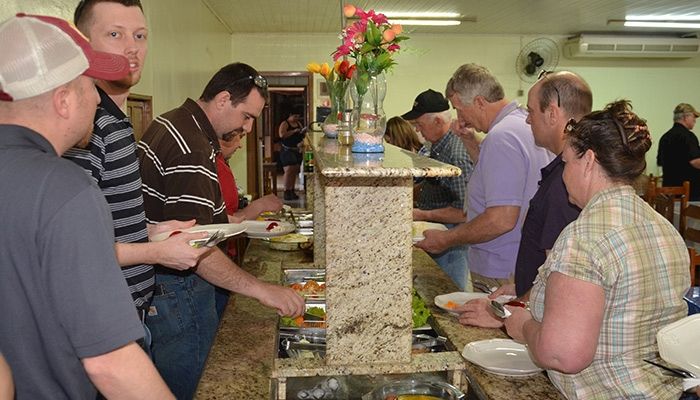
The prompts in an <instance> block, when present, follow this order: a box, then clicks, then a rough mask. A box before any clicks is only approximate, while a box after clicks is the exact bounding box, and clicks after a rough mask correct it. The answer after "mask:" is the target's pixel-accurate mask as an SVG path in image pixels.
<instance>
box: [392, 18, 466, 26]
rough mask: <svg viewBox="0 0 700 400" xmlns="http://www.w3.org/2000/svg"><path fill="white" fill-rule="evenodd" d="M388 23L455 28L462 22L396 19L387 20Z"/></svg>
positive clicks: (453, 20) (454, 20)
mask: <svg viewBox="0 0 700 400" xmlns="http://www.w3.org/2000/svg"><path fill="white" fill-rule="evenodd" d="M389 22H391V23H392V24H399V25H422V26H455V25H460V24H461V23H462V21H460V20H456V19H396V18H389Z"/></svg>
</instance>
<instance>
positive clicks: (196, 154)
mask: <svg viewBox="0 0 700 400" xmlns="http://www.w3.org/2000/svg"><path fill="white" fill-rule="evenodd" d="M266 100H267V82H266V81H265V79H264V78H263V77H261V76H260V75H259V74H258V72H257V71H256V70H255V69H253V68H252V67H251V66H249V65H246V64H242V63H233V64H229V65H226V66H225V67H223V68H221V69H220V70H219V71H218V72H217V73H216V74H214V76H213V77H212V78H211V80H210V81H209V83H208V84H207V85H206V87H205V88H204V91H203V92H202V95H201V96H200V98H199V99H197V100H192V99H187V100H186V101H185V102H184V103H183V104H182V105H181V106H180V107H178V108H176V109H174V110H171V111H168V112H166V113H165V114H163V115H161V116H159V117H156V118H155V119H154V120H153V122H152V123H151V125H150V126H149V127H148V129H147V130H146V133H145V134H144V136H143V138H142V139H141V142H140V143H139V145H138V153H139V161H140V162H141V177H142V179H143V190H144V205H145V208H146V217H147V218H148V220H149V222H159V221H165V220H168V219H177V220H189V219H196V220H197V223H198V224H202V225H206V224H219V223H227V222H228V221H229V219H228V216H227V214H226V207H225V205H224V201H223V198H222V194H221V190H220V188H219V183H218V181H217V171H216V157H217V154H218V153H219V152H220V151H221V149H220V146H219V139H221V138H223V139H226V138H228V137H229V136H230V135H240V134H242V133H245V132H250V131H251V129H252V127H253V122H254V121H255V119H256V118H257V117H258V116H260V113H261V112H262V109H263V107H264V106H265V102H266ZM214 285H216V286H219V287H221V288H224V289H226V290H230V291H233V292H236V293H239V294H242V295H245V296H249V297H253V298H255V299H257V300H258V301H260V302H261V303H262V304H263V305H266V306H268V307H271V308H274V309H277V312H278V314H280V315H285V316H297V315H301V314H302V313H303V312H304V299H303V298H301V297H300V296H299V295H297V294H296V293H295V292H294V291H293V290H292V289H290V288H285V287H282V286H278V285H273V284H269V283H266V282H262V281H260V280H258V279H257V278H255V277H254V276H253V275H251V274H249V273H247V272H245V271H244V270H243V269H241V268H240V267H239V266H238V265H236V264H235V263H234V262H233V261H231V259H229V258H228V257H227V256H226V254H224V253H223V252H222V251H221V250H219V249H218V248H215V249H213V251H211V252H210V253H208V254H207V255H206V256H205V257H204V258H202V260H200V262H199V265H198V266H197V268H195V269H193V270H190V271H175V270H172V269H168V268H162V267H160V266H157V267H156V292H155V296H154V298H153V305H152V307H151V310H150V311H149V314H148V316H147V317H146V322H147V325H148V327H149V328H150V329H151V330H152V332H153V345H152V352H153V360H154V362H155V364H156V367H157V368H158V370H159V371H160V373H161V375H162V376H163V378H164V379H165V381H166V382H167V383H168V386H170V388H171V390H173V392H174V393H175V395H176V396H177V397H178V398H179V399H189V398H192V397H193V395H194V392H195V390H196V388H197V382H198V381H199V378H200V376H201V373H202V370H203V367H204V362H205V361H206V358H207V354H208V352H209V349H210V347H211V345H212V342H213V339H214V336H215V333H216V328H217V324H218V318H217V315H216V310H215V307H214V303H215V300H214Z"/></svg>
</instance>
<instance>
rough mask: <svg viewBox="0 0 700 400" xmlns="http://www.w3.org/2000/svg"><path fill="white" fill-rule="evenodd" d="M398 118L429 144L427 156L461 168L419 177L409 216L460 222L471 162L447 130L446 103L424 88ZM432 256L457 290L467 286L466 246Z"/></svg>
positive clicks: (440, 95)
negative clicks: (457, 172) (453, 173)
mask: <svg viewBox="0 0 700 400" xmlns="http://www.w3.org/2000/svg"><path fill="white" fill-rule="evenodd" d="M401 117H402V118H403V119H405V120H407V121H409V122H411V123H412V124H413V126H415V127H416V130H417V131H418V132H420V133H421V134H422V135H423V137H425V139H426V140H427V141H428V142H430V143H431V152H430V158H432V159H434V160H437V161H441V162H444V163H446V164H451V165H454V166H456V167H459V169H460V170H461V171H462V175H461V176H457V177H452V178H428V179H425V180H423V182H422V189H421V192H420V195H419V197H418V201H417V207H416V208H414V209H413V219H414V220H415V221H433V222H443V223H447V224H448V226H449V227H452V226H454V225H453V224H458V223H460V222H464V220H465V218H466V216H465V215H464V210H463V207H464V196H465V191H466V187H467V182H469V177H470V176H471V174H472V169H473V165H472V162H471V159H470V158H469V155H468V154H467V151H466V149H465V148H464V144H462V141H461V140H459V138H458V137H457V136H455V135H454V134H453V133H452V132H451V131H450V123H451V120H452V118H451V116H450V104H449V103H448V102H447V99H445V97H444V96H443V95H442V94H440V93H438V92H436V91H434V90H432V89H428V90H426V91H424V92H423V93H421V94H419V95H418V97H416V100H415V102H414V103H413V108H412V109H411V111H409V112H407V113H405V114H404V115H402V116H401ZM432 257H433V258H434V259H435V262H437V264H438V265H440V267H441V268H442V269H443V270H444V271H445V272H446V273H447V275H449V276H450V278H452V280H453V281H454V282H455V284H456V285H457V286H458V287H459V289H460V290H464V289H465V287H466V286H468V285H467V280H468V276H467V274H468V271H469V269H468V267H467V246H454V247H451V248H449V249H447V250H445V251H444V252H442V253H440V254H434V255H432Z"/></svg>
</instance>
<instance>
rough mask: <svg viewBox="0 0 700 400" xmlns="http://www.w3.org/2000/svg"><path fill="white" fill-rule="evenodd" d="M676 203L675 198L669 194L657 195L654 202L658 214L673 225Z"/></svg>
mask: <svg viewBox="0 0 700 400" xmlns="http://www.w3.org/2000/svg"><path fill="white" fill-rule="evenodd" d="M675 203H676V200H675V198H674V197H673V196H672V195H668V194H657V195H656V197H655V198H654V202H653V204H654V209H655V210H656V212H658V213H659V214H661V215H662V216H663V217H664V218H666V219H667V220H668V221H669V222H670V223H671V224H673V211H674V210H675V207H674V206H675Z"/></svg>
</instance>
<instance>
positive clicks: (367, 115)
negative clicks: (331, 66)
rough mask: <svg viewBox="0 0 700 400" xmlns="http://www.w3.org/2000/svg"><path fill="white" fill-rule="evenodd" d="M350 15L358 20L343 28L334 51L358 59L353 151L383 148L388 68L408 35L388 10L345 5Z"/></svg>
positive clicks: (352, 91) (354, 80)
mask: <svg viewBox="0 0 700 400" xmlns="http://www.w3.org/2000/svg"><path fill="white" fill-rule="evenodd" d="M343 12H344V14H345V16H346V17H348V18H351V17H356V18H358V19H357V21H355V22H353V23H352V24H350V25H349V26H348V27H346V28H345V29H343V30H342V32H341V34H340V36H341V39H342V41H343V42H342V44H341V45H340V46H339V47H338V48H337V49H336V50H335V52H333V58H334V59H335V60H338V59H339V58H341V57H351V58H353V59H354V60H355V66H356V68H355V72H354V74H353V77H352V85H351V89H350V94H351V96H352V98H353V101H354V107H353V117H352V122H353V147H352V151H353V152H360V153H376V152H379V153H381V152H383V151H384V146H383V145H382V142H383V136H384V131H385V130H386V116H385V114H384V110H383V104H382V103H383V101H384V96H385V95H386V80H385V79H384V75H383V73H384V71H386V70H388V69H390V68H391V67H392V66H393V65H395V64H396V62H395V61H394V60H393V58H392V55H393V54H394V53H396V52H397V51H399V50H400V49H401V46H400V45H399V43H400V42H401V41H403V40H406V39H408V37H406V36H401V33H402V27H401V25H398V24H396V25H392V24H390V23H389V21H388V19H387V18H386V16H385V15H384V14H381V13H376V12H375V11H374V10H368V11H364V10H362V9H361V8H357V7H355V6H353V5H350V4H348V5H346V6H345V7H344V8H343Z"/></svg>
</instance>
